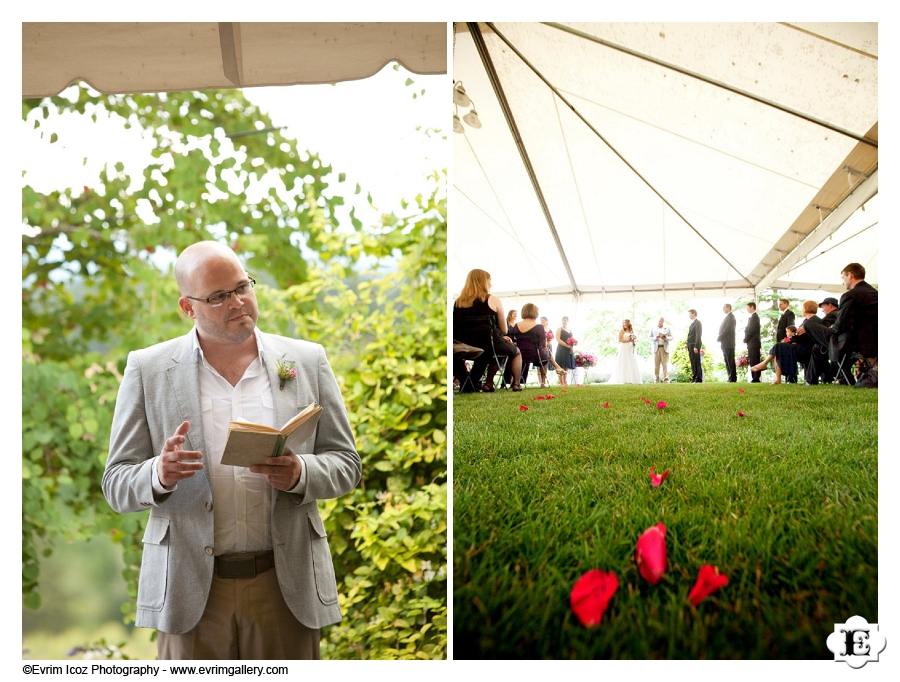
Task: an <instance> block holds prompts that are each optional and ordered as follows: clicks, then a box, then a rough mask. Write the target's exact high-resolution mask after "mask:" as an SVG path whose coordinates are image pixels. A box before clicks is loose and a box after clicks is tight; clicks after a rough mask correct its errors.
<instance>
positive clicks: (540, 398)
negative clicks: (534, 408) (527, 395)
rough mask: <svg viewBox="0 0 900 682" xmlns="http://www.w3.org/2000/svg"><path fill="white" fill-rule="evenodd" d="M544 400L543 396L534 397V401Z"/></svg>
mask: <svg viewBox="0 0 900 682" xmlns="http://www.w3.org/2000/svg"><path fill="white" fill-rule="evenodd" d="M543 399H544V396H542V395H538V396H535V397H534V400H543Z"/></svg>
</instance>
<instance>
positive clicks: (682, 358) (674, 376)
mask: <svg viewBox="0 0 900 682" xmlns="http://www.w3.org/2000/svg"><path fill="white" fill-rule="evenodd" d="M673 346H674V348H673ZM669 348H670V349H671V351H672V352H671V353H670V354H669V360H670V362H671V363H672V369H673V370H674V371H673V372H671V373H670V374H669V378H670V379H671V380H672V382H673V383H690V381H691V358H690V356H689V355H688V349H687V337H684V338H683V339H682V340H681V341H679V342H678V343H673V344H670V345H669ZM700 348H701V349H703V350H704V351H706V352H705V353H704V354H703V359H702V360H701V361H700V366H701V367H702V368H703V381H710V380H712V376H713V361H712V353H710V352H709V350H708V349H707V348H706V344H705V343H704V344H702V345H701V346H700ZM720 364H721V363H720Z"/></svg>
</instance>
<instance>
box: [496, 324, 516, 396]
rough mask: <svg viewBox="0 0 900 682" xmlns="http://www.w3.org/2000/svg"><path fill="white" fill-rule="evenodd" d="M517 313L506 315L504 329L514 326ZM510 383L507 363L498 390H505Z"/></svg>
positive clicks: (509, 369) (509, 371)
mask: <svg viewBox="0 0 900 682" xmlns="http://www.w3.org/2000/svg"><path fill="white" fill-rule="evenodd" d="M518 314H519V313H518V311H517V310H515V309H513V310H510V311H509V312H508V313H506V328H507V329H512V328H513V327H514V326H515V324H516V316H517V315H518ZM511 383H512V363H511V362H507V363H506V368H505V369H504V370H503V377H502V378H501V379H500V388H506V387H507V386H509V385H510V384H511Z"/></svg>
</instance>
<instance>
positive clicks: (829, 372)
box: [819, 296, 838, 384]
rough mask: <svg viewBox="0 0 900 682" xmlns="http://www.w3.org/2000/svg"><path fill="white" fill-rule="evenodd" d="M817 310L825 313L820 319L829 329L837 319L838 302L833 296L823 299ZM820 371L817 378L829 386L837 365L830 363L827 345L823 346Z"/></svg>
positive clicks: (834, 375) (835, 373) (835, 375)
mask: <svg viewBox="0 0 900 682" xmlns="http://www.w3.org/2000/svg"><path fill="white" fill-rule="evenodd" d="M819 308H821V310H822V312H823V313H825V317H823V318H822V324H823V325H825V326H826V327H830V326H831V325H833V324H834V321H835V319H836V318H837V311H838V300H837V299H836V298H834V297H833V296H828V297H827V298H825V299H823V300H822V302H821V303H820V304H819ZM821 365H822V367H821V371H820V373H819V375H820V376H819V378H820V380H821V381H822V383H824V384H830V383H832V382H833V381H834V380H835V377H837V364H836V363H834V362H832V361H831V359H830V358H829V357H828V344H827V343H826V344H825V357H824V358H823V359H822V363H821Z"/></svg>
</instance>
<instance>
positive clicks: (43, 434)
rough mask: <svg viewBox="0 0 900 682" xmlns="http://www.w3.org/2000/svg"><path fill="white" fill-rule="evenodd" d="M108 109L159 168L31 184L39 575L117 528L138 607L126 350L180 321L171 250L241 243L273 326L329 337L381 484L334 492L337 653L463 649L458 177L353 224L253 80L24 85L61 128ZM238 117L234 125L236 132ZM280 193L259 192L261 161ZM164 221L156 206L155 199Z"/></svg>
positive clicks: (31, 398) (30, 355)
mask: <svg viewBox="0 0 900 682" xmlns="http://www.w3.org/2000/svg"><path fill="white" fill-rule="evenodd" d="M65 112H68V113H76V114H79V115H82V116H90V117H94V118H95V120H96V118H97V117H104V118H111V119H113V120H120V121H124V122H125V125H126V127H128V126H136V127H138V128H140V129H141V130H143V131H145V134H146V135H148V136H149V137H150V138H151V139H152V140H153V142H154V145H155V146H154V149H153V152H152V157H153V161H152V162H151V164H150V166H149V167H148V168H147V169H146V170H145V171H144V172H143V175H142V176H141V177H137V178H135V177H132V176H129V175H126V173H125V169H124V166H123V165H122V164H121V163H115V164H112V167H110V168H107V169H106V170H105V172H104V174H103V175H102V176H101V177H99V178H97V181H96V183H92V186H91V187H85V188H84V189H83V191H81V192H71V191H69V190H66V191H59V192H52V193H50V194H46V195H45V194H42V193H40V192H38V191H37V190H35V189H34V188H33V187H31V186H29V185H28V184H27V183H28V177H27V176H26V178H25V182H26V186H25V188H24V190H23V220H24V223H25V232H26V235H27V236H26V237H24V239H23V243H24V247H23V282H24V286H23V292H22V301H23V303H22V310H23V345H24V355H25V358H24V366H23V414H22V419H23V453H22V454H23V473H24V478H25V480H24V481H23V592H24V596H25V602H26V605H28V606H30V607H33V608H35V607H37V606H39V604H40V597H39V594H40V592H39V579H40V576H39V563H40V554H41V553H42V552H49V551H52V547H53V545H54V544H55V543H58V542H59V541H61V540H62V539H75V540H77V539H80V538H86V537H91V536H93V535H94V534H98V533H105V534H108V536H109V537H111V538H112V539H113V540H114V541H115V542H117V543H119V544H120V545H121V547H122V551H123V559H124V564H125V568H124V576H125V578H126V582H127V583H128V586H129V592H130V595H131V598H130V599H129V601H128V602H127V603H125V604H123V607H122V610H123V615H124V619H125V621H126V622H131V621H133V617H134V597H135V594H136V585H137V575H138V568H139V565H140V548H141V545H140V537H141V532H142V527H143V524H144V518H145V517H144V515H143V514H128V515H116V514H114V513H113V512H112V511H111V510H110V509H109V508H108V506H107V505H106V502H105V500H104V499H103V497H102V494H101V491H100V487H99V483H100V479H101V476H102V471H103V466H104V464H105V460H106V449H107V445H108V438H109V426H110V422H111V419H112V410H113V406H114V402H115V394H116V390H117V387H118V382H119V379H120V374H119V373H120V372H121V371H122V369H123V368H124V364H125V357H126V354H127V352H128V351H130V350H132V349H135V348H140V347H145V346H148V345H151V344H153V343H156V342H159V341H162V340H165V339H167V338H171V337H173V336H176V335H179V334H183V333H185V332H186V331H187V329H188V328H189V327H188V326H187V324H186V322H185V321H184V320H183V319H182V318H181V317H180V316H179V314H178V311H177V305H176V301H177V297H178V293H177V287H176V286H175V283H174V278H173V277H172V276H171V271H170V266H171V262H172V260H173V258H174V254H175V253H177V252H178V251H180V250H181V249H182V248H184V247H185V246H187V245H188V244H191V243H193V242H195V241H198V240H201V239H218V240H220V241H223V242H224V243H228V244H230V245H231V246H232V248H233V249H235V251H236V252H237V253H238V255H239V256H240V257H241V258H242V259H243V261H244V263H245V266H246V267H247V268H248V270H249V271H250V272H252V273H253V274H254V275H255V276H256V277H257V280H258V282H259V285H258V287H257V294H258V298H259V302H260V320H259V326H260V328H262V329H263V330H265V331H270V332H276V333H283V334H289V335H294V336H298V337H301V338H306V339H309V340H312V341H317V342H320V343H322V344H323V345H324V346H325V348H326V350H327V351H328V354H329V358H330V361H331V363H332V366H333V368H334V371H335V374H336V375H337V377H338V380H339V381H340V382H341V384H342V390H343V394H344V400H345V403H346V405H347V408H348V412H349V414H350V418H351V422H352V425H353V428H354V432H355V434H356V438H357V444H358V449H359V452H360V454H361V456H362V459H363V476H364V478H363V482H362V483H361V485H360V487H359V488H358V489H357V490H355V491H354V492H353V493H351V494H350V495H347V496H345V497H343V498H341V499H338V500H331V501H327V502H323V503H322V513H323V517H325V518H326V521H325V523H326V527H327V531H328V535H329V541H330V543H331V546H332V551H333V554H334V557H335V569H336V573H337V575H338V578H339V581H340V580H343V586H340V585H339V592H340V593H341V599H342V607H343V609H344V612H345V618H344V621H343V622H342V623H341V624H340V625H337V626H333V627H331V628H329V629H327V630H326V631H325V632H324V635H323V637H324V638H323V643H322V647H323V654H324V655H327V656H330V657H346V658H358V657H366V658H442V657H443V656H444V655H445V652H446V628H447V623H446V440H447V435H446V428H447V424H446V397H445V396H446V388H445V384H446V381H445V376H446V358H445V341H444V339H445V333H446V332H445V329H446V323H445V312H444V291H445V286H446V285H445V262H446V259H445V244H446V205H445V199H444V196H443V182H444V179H443V176H442V175H435V176H433V177H432V178H430V180H429V186H430V187H431V188H432V189H431V191H430V193H429V194H422V195H419V196H417V197H415V198H414V199H413V200H412V201H411V202H410V203H409V204H407V206H406V208H409V209H410V210H409V213H410V214H409V215H406V214H404V215H403V216H397V215H386V216H384V217H383V219H382V221H381V224H379V225H368V226H367V225H363V224H362V222H361V221H360V220H359V219H357V218H356V216H355V214H354V213H353V211H350V221H351V223H352V226H353V229H347V227H344V226H341V225H340V224H339V223H340V221H339V216H338V209H339V207H340V206H341V205H342V204H343V199H342V198H341V197H340V196H328V194H329V193H328V192H327V191H326V190H327V189H328V184H327V180H326V176H327V175H328V174H329V173H330V172H331V169H330V168H329V167H327V166H324V165H323V164H322V163H321V162H320V161H319V159H318V158H317V157H316V156H315V155H314V154H310V153H307V152H301V151H300V150H298V148H297V144H296V141H295V140H292V139H289V138H286V137H285V136H283V135H282V133H281V132H279V131H278V130H275V129H273V126H272V124H271V121H270V120H269V118H268V117H267V116H266V115H265V114H264V113H263V112H261V111H259V110H258V109H257V108H256V107H255V106H253V105H252V104H250V103H249V102H248V101H247V100H246V99H245V98H244V97H243V95H242V94H241V93H240V92H239V91H215V92H191V93H178V94H169V95H165V94H161V95H112V96H108V95H98V94H96V93H91V92H88V91H86V90H84V89H81V90H80V91H79V93H78V96H77V97H76V98H75V101H74V102H73V101H71V100H69V99H66V98H62V97H54V98H48V99H44V100H40V101H28V102H26V103H25V105H24V115H25V117H26V121H27V122H28V123H29V124H32V125H34V126H35V127H37V128H40V130H41V132H42V134H43V135H44V136H46V137H47V138H48V139H49V138H51V137H52V136H53V135H57V136H59V135H61V134H62V133H61V129H59V127H58V121H59V120H60V116H61V114H63V113H65ZM228 135H231V137H228ZM267 173H268V174H269V175H270V177H272V178H273V179H274V182H275V189H273V190H271V191H270V192H268V193H267V194H264V195H263V196H262V198H261V199H259V200H258V201H255V202H251V201H249V200H248V197H247V193H246V192H247V190H248V189H249V188H250V187H251V185H252V184H253V182H254V181H255V180H258V179H259V178H261V177H262V176H263V175H265V174H267ZM148 208H149V210H150V211H152V214H153V217H152V218H151V219H150V220H149V222H144V220H142V219H141V217H139V216H141V215H144V216H146V215H147V213H146V211H147V209H148Z"/></svg>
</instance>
